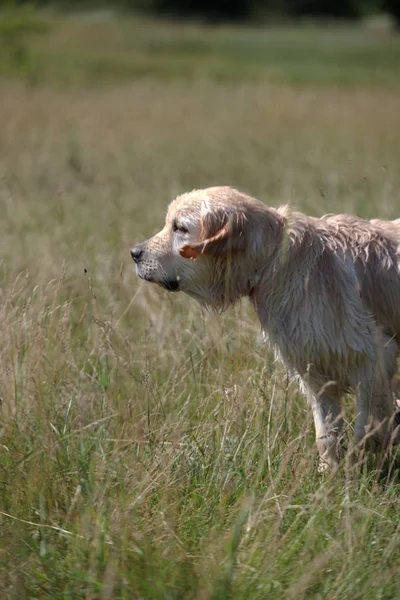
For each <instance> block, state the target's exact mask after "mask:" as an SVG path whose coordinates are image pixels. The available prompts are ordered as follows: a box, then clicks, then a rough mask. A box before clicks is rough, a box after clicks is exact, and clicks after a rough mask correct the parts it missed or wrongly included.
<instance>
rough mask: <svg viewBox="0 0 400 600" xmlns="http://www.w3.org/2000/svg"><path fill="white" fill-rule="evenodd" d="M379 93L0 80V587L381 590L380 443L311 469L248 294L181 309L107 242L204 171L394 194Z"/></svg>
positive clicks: (321, 196) (194, 183)
mask: <svg viewBox="0 0 400 600" xmlns="http://www.w3.org/2000/svg"><path fill="white" fill-rule="evenodd" d="M71 27H72V26H71ZM75 27H76V25H75V24H73V28H75ZM82 27H84V26H83V25H82ZM73 30H74V31H75V29H73ZM216 35H217V34H216ZM218 35H221V36H223V35H226V34H225V33H223V32H220V34H218ZM243 35H249V34H247V33H246V34H243ZM255 35H261V34H260V33H256V34H255ZM299 35H300V34H299ZM83 37H84V36H83ZM43 43H44V40H43ZM46 43H49V44H50V41H49V40H48V41H47V42H46ZM52 43H53V42H52ZM54 43H55V42H54ZM82 43H83V42H82ZM93 43H95V42H93ZM96 52H97V51H96ZM399 105H400V95H399V92H398V91H395V90H392V91H390V90H382V89H381V90H380V89H374V88H369V89H368V90H367V89H363V88H359V89H358V88H357V89H348V88H346V89H341V88H338V87H335V88H329V89H328V88H327V89H322V88H320V87H308V88H301V89H299V88H293V87H289V86H274V85H271V84H266V83H255V82H249V81H247V82H245V83H234V82H230V83H226V82H225V83H222V82H220V83H216V82H212V81H209V80H208V81H205V80H196V81H194V82H192V83H189V82H187V81H186V82H185V81H174V82H169V83H168V84H165V82H162V81H154V80H145V81H140V82H138V81H136V83H134V84H131V85H121V86H120V87H110V88H90V87H77V88H71V89H64V90H63V91H60V90H58V91H57V90H56V89H54V88H48V87H40V86H39V87H36V88H34V89H31V88H27V87H26V86H25V85H24V84H22V83H15V82H14V83H10V82H8V83H7V82H3V83H0V132H1V133H0V205H1V211H2V212H1V214H2V218H1V219H0V253H1V259H2V260H1V263H0V324H1V326H0V357H1V360H0V398H1V411H2V425H1V429H0V432H1V439H0V511H1V512H0V524H1V527H0V590H1V592H2V593H3V595H4V597H10V598H13V597H14V598H18V599H20V598H21V599H22V598H47V597H50V598H60V599H61V598H71V597H72V598H93V599H97V598H112V599H117V598H126V599H127V600H128V599H129V600H131V599H132V598H151V599H161V598H163V599H164V598H174V599H175V598H199V599H205V598H210V599H211V598H213V599H221V598H235V599H241V598H243V599H244V598H246V599H249V598H251V599H260V600H264V599H265V598H272V599H274V598H276V599H281V598H296V599H298V598H310V597H313V598H324V599H332V600H333V599H348V598H360V599H361V598H382V599H389V598H390V599H395V598H397V597H398V569H399V566H400V551H399V548H400V530H399V516H400V509H399V491H400V490H399V480H398V474H397V473H396V462H395V461H388V463H387V465H386V466H385V470H384V472H383V474H380V475H379V474H378V473H377V471H376V470H374V466H372V467H371V468H370V469H369V470H367V469H366V470H362V469H360V468H359V467H358V466H357V465H356V461H355V458H354V456H352V455H351V454H350V453H349V455H348V457H347V460H346V461H345V462H344V463H343V465H342V467H341V471H340V473H339V474H338V475H337V476H335V477H331V476H330V475H329V474H327V475H325V476H324V477H321V476H320V475H318V473H317V468H316V466H317V455H316V449H315V446H314V432H313V425H312V418H311V415H310V411H309V410H308V408H307V405H306V402H305V400H304V398H303V397H302V396H301V395H300V394H299V393H298V390H297V387H296V385H295V383H294V382H292V381H291V380H290V379H289V378H288V376H287V374H286V373H285V371H284V370H283V368H282V367H280V366H279V365H278V364H276V362H275V360H274V357H273V355H272V354H271V353H270V352H269V351H268V349H267V348H266V347H265V346H264V345H263V343H262V340H261V338H260V334H259V325H258V323H257V321H256V318H255V317H254V315H253V314H252V312H251V310H250V309H249V307H248V306H247V303H246V302H243V303H242V304H239V305H237V306H236V307H234V308H233V309H231V310H229V311H228V312H227V314H225V315H223V316H222V317H217V316H213V315H209V314H206V313H203V312H202V311H201V309H200V308H199V307H198V306H197V305H196V304H195V303H194V302H193V301H192V300H190V299H189V298H187V297H185V296H183V295H180V294H167V293H166V292H163V291H162V290H158V289H157V288H153V287H151V286H150V285H146V284H143V283H140V281H139V280H138V279H137V278H136V276H135V274H134V272H133V267H132V264H131V259H130V256H129V248H130V246H131V245H132V243H133V242H134V241H140V240H143V239H145V237H148V236H149V235H151V234H152V233H153V232H154V231H156V230H157V229H158V228H159V227H160V225H161V224H162V221H163V218H164V213H165V210H166V207H167V204H168V202H169V201H170V200H171V199H172V198H173V197H174V196H175V195H176V194H177V193H179V192H181V191H184V190H188V189H192V188H194V187H205V186H208V185H214V184H232V185H235V186H237V187H239V188H241V189H243V190H245V191H247V192H249V193H252V194H254V195H255V196H257V197H259V198H260V199H262V200H263V201H265V202H266V203H270V204H278V203H285V202H290V203H292V204H293V205H295V206H297V207H298V208H300V209H302V210H304V211H306V212H308V213H310V214H315V215H321V214H323V213H327V212H333V211H337V212H340V211H349V212H355V213H358V214H360V215H362V216H366V217H372V216H380V217H383V218H390V217H398V216H399V215H398V198H399V190H400V171H399V169H398V165H399V163H400V137H399V135H398V132H399V131H400V111H399ZM346 408H347V425H348V430H349V447H351V440H352V436H351V427H352V423H353V418H354V407H353V400H352V399H351V398H349V399H347V401H346Z"/></svg>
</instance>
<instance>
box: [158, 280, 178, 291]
mask: <svg viewBox="0 0 400 600" xmlns="http://www.w3.org/2000/svg"><path fill="white" fill-rule="evenodd" d="M159 284H160V285H161V286H162V287H163V288H164V289H166V290H168V291H169V292H179V279H165V280H164V281H160V282H159Z"/></svg>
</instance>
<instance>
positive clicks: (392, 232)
mask: <svg viewBox="0 0 400 600" xmlns="http://www.w3.org/2000/svg"><path fill="white" fill-rule="evenodd" d="M130 252H131V256H132V258H133V260H134V262H135V264H136V272H137V275H138V276H139V277H141V278H142V279H144V280H146V281H149V282H153V283H157V284H159V285H161V286H162V287H163V288H165V289H167V290H169V291H183V292H186V293H187V294H189V296H191V297H193V298H195V299H196V300H197V301H199V302H200V303H201V304H202V305H205V306H206V307H209V308H212V309H214V310H217V311H221V310H224V309H226V308H227V307H228V306H229V305H231V304H233V303H234V302H236V301H237V300H239V299H240V298H243V297H245V296H247V297H248V298H249V299H250V302H251V303H252V305H253V307H254V309H255V311H256V313H257V315H258V318H259V320H260V323H261V327H262V330H263V333H264V334H265V336H266V338H267V339H268V341H269V342H270V343H271V344H272V346H273V347H274V348H275V350H276V352H277V354H278V356H279V357H280V358H281V360H282V361H283V363H284V364H285V365H286V367H287V369H288V370H289V371H290V373H292V374H293V375H294V376H295V377H296V378H297V379H298V381H299V384H300V387H301V389H302V391H303V393H304V394H305V395H306V397H307V399H308V401H309V403H310V405H311V408H312V412H313V417H314V424H315V433H316V444H317V448H318V451H319V455H320V464H321V466H322V468H328V467H331V468H332V469H336V468H337V465H338V462H339V459H340V455H341V439H342V437H343V428H344V424H343V413H342V410H341V405H340V398H341V396H342V395H343V394H344V393H347V392H349V391H352V392H353V393H355V396H356V402H357V410H356V412H357V416H356V421H355V428H354V434H355V438H356V440H357V442H358V443H359V444H360V446H361V447H362V448H367V449H369V448H372V449H373V450H374V449H376V448H380V449H386V447H387V446H388V445H389V444H391V443H398V442H400V434H399V429H400V427H399V426H397V422H396V418H397V421H399V419H398V415H397V417H396V412H395V407H394V399H393V394H392V389H391V381H392V379H393V378H394V376H395V373H396V367H397V364H396V363H397V357H398V354H399V345H398V336H399V334H400V220H397V221H392V222H389V221H380V220H372V221H368V220H365V219H361V218H358V217H355V216H351V215H347V214H341V215H326V216H324V217H322V218H314V217H310V216H306V215H304V214H302V213H300V212H296V211H294V210H292V209H291V208H290V207H288V206H281V207H278V208H272V207H268V206H266V205H265V204H263V203H262V202H260V201H259V200H257V199H255V198H253V197H251V196H248V195H246V194H244V193H241V192H239V191H238V190H236V189H234V188H232V187H225V186H219V187H211V188H207V189H204V190H194V191H192V192H189V193H185V194H182V195H180V196H178V197H177V198H176V199H175V200H174V201H173V202H172V203H171V204H170V206H169V208H168V212H167V216H166V222H165V226H164V228H163V229H162V231H160V232H159V233H158V234H156V235H155V236H154V237H152V238H151V239H149V240H147V241H145V242H143V243H140V244H137V245H135V246H134V247H133V248H132V249H131V251H130Z"/></svg>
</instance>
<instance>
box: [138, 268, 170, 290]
mask: <svg viewBox="0 0 400 600" xmlns="http://www.w3.org/2000/svg"><path fill="white" fill-rule="evenodd" d="M136 272H137V275H138V277H140V279H143V280H144V281H148V282H149V283H157V284H158V285H159V286H161V287H162V288H163V289H164V290H168V291H169V292H179V278H178V277H176V278H175V279H163V280H161V281H157V280H156V279H153V278H152V277H151V276H150V275H146V274H145V273H140V271H138V269H136Z"/></svg>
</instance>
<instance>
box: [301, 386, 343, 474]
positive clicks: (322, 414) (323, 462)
mask: <svg viewBox="0 0 400 600" xmlns="http://www.w3.org/2000/svg"><path fill="white" fill-rule="evenodd" d="M334 387H335V386H334V385H332V386H331V387H330V388H329V389H327V390H325V391H324V390H320V391H318V392H317V391H315V390H312V389H311V388H310V386H307V388H308V392H309V393H308V397H309V402H310V404H311V408H312V411H313V417H314V425H315V439H316V444H317V448H318V452H319V456H320V462H319V470H320V471H325V470H326V469H327V468H331V469H333V470H336V469H337V466H338V463H339V459H340V453H341V452H340V450H341V448H340V447H341V438H342V434H343V418H342V412H341V406H340V399H339V397H338V394H337V393H335V390H334Z"/></svg>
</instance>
